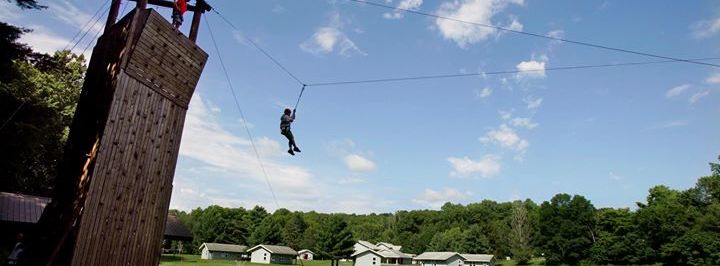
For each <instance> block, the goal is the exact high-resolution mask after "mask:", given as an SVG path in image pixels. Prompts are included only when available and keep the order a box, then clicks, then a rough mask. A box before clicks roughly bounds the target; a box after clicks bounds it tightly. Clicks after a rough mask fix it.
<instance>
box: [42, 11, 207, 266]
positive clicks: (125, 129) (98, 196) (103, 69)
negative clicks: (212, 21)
mask: <svg viewBox="0 0 720 266" xmlns="http://www.w3.org/2000/svg"><path fill="white" fill-rule="evenodd" d="M141 2H142V3H139V4H138V8H136V9H135V10H134V11H131V12H130V13H129V14H128V15H126V16H125V17H124V18H122V19H121V20H120V21H118V22H117V23H115V21H114V20H115V18H112V22H111V23H108V25H107V27H106V30H105V32H104V34H103V35H102V37H100V39H99V40H98V42H97V44H96V46H95V48H94V50H93V53H92V57H91V60H90V63H89V66H88V72H87V74H86V78H85V83H84V84H83V90H82V93H81V96H80V99H79V103H78V106H77V110H76V114H75V118H74V120H73V123H72V126H71V131H70V135H69V138H68V144H67V147H66V151H65V155H64V161H63V163H62V164H61V168H60V174H59V176H58V178H57V186H56V195H55V197H54V198H53V202H52V203H51V204H50V205H49V206H48V208H47V209H46V211H45V213H44V214H43V217H42V218H41V221H40V227H39V228H40V232H39V233H38V237H36V239H35V241H34V244H35V247H34V249H32V250H31V251H33V253H32V254H34V255H31V256H33V259H34V260H37V261H36V262H38V264H46V265H57V264H63V265H65V264H68V265H158V260H159V254H160V250H161V242H162V237H163V231H164V226H165V220H166V219H167V213H168V206H169V203H170V196H171V192H172V181H173V175H174V173H175V166H176V163H177V157H178V151H179V148H180V138H181V136H182V131H183V124H184V121H185V115H186V112H187V109H188V104H189V102H190V98H191V97H192V94H193V92H194V91H195V86H196V85H197V83H198V80H199V79H200V75H201V73H202V71H203V68H204V67H205V63H206V61H207V58H208V55H207V53H205V52H204V51H203V50H202V49H200V47H198V46H197V45H196V44H195V42H194V38H195V37H196V36H197V25H198V24H199V14H200V13H201V12H204V11H207V10H209V6H206V7H201V6H199V4H198V5H196V6H193V7H192V8H193V9H194V10H196V11H195V17H196V18H197V19H196V18H193V32H192V33H191V34H190V35H191V36H192V37H193V40H191V39H189V38H187V37H185V35H184V34H183V33H181V32H179V31H177V30H176V29H175V28H174V27H173V26H172V25H170V23H169V22H168V21H166V19H165V18H163V17H162V16H161V15H160V14H158V13H157V12H156V11H154V10H152V9H145V4H146V3H144V2H145V1H141ZM153 2H156V3H160V2H163V1H150V3H151V4H153ZM119 3H120V1H119V0H114V1H113V5H114V8H113V9H114V12H115V16H117V7H118V6H119ZM165 3H167V1H165ZM170 3H172V2H170ZM198 3H204V1H198ZM198 10H199V11H200V12H198ZM191 11H192V10H191ZM110 14H111V16H112V15H113V11H112V10H111V13H110ZM108 21H109V22H110V19H109V20H108ZM195 22H198V23H195Z"/></svg>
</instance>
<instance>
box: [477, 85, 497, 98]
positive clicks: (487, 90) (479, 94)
mask: <svg viewBox="0 0 720 266" xmlns="http://www.w3.org/2000/svg"><path fill="white" fill-rule="evenodd" d="M492 92H493V90H492V89H491V88H489V87H485V88H483V89H482V90H476V91H475V96H477V97H478V98H485V97H488V96H490V95H492Z"/></svg>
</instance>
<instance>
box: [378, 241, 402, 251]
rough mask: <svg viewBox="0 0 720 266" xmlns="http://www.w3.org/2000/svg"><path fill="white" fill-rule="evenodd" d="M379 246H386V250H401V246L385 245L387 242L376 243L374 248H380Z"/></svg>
mask: <svg viewBox="0 0 720 266" xmlns="http://www.w3.org/2000/svg"><path fill="white" fill-rule="evenodd" d="M380 245H384V246H386V247H388V248H390V249H394V250H400V249H402V246H398V245H393V244H390V243H387V242H378V243H377V245H376V246H378V247H380Z"/></svg>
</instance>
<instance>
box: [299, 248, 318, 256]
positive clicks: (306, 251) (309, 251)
mask: <svg viewBox="0 0 720 266" xmlns="http://www.w3.org/2000/svg"><path fill="white" fill-rule="evenodd" d="M302 253H310V254H313V255H315V252H312V251H311V250H309V249H303V250H300V251H298V254H302Z"/></svg>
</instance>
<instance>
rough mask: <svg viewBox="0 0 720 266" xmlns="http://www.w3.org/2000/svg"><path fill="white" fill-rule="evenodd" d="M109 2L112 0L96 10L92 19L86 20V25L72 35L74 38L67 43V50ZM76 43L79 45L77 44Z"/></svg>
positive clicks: (108, 0) (65, 48)
mask: <svg viewBox="0 0 720 266" xmlns="http://www.w3.org/2000/svg"><path fill="white" fill-rule="evenodd" d="M108 3H110V0H107V1H105V3H104V4H103V5H102V6H100V7H99V8H98V10H97V11H95V14H94V15H93V16H92V17H90V19H88V21H87V22H85V25H83V26H82V27H81V28H80V30H78V32H77V33H75V35H74V36H73V37H72V39H70V40H69V41H68V43H67V44H66V45H65V47H64V48H63V50H67V49H68V47H70V44H71V43H73V41H75V38H77V37H78V36H80V33H82V32H83V31H85V27H87V26H88V25H90V22H92V21H93V19H95V17H96V16H98V15H99V14H100V11H102V10H103V8H104V7H105V5H107V4H108ZM76 45H77V44H76Z"/></svg>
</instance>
